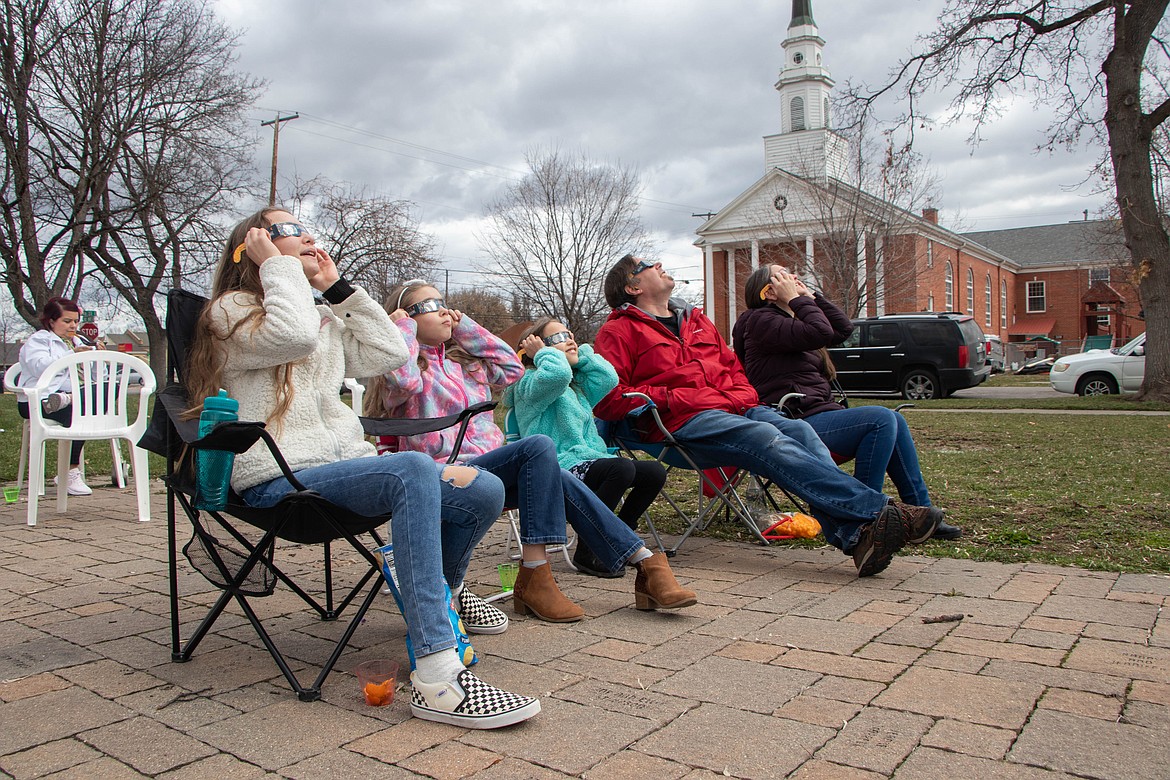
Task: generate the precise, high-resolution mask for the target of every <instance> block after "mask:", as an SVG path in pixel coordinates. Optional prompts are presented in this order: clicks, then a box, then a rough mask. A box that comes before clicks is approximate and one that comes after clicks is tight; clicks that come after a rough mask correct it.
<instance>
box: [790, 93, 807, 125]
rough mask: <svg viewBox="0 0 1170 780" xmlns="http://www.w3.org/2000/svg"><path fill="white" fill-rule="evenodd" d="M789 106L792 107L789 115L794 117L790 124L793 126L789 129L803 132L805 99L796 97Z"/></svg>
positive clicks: (791, 118)
mask: <svg viewBox="0 0 1170 780" xmlns="http://www.w3.org/2000/svg"><path fill="white" fill-rule="evenodd" d="M788 105H789V107H790V110H789V113H790V114H791V115H792V116H791V117H790V122H791V125H792V126H791V127H790V128H788V129H789V130H793V131H796V130H803V129H804V98H802V97H794V98H792V102H791V103H789V104H788Z"/></svg>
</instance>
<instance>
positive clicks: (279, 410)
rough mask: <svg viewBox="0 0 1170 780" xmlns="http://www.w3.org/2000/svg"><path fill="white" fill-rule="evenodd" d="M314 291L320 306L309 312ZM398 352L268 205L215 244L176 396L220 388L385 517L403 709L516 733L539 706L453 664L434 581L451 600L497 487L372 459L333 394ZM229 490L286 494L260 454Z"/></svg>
mask: <svg viewBox="0 0 1170 780" xmlns="http://www.w3.org/2000/svg"><path fill="white" fill-rule="evenodd" d="M314 290H316V291H318V292H320V293H321V294H322V295H323V296H324V298H325V301H326V303H325V304H324V305H316V304H315V303H314V301H313V291H314ZM406 356H407V352H406V347H405V345H404V343H403V341H402V337H401V336H400V335H399V332H398V328H396V327H394V325H393V324H392V323H391V322H390V318H389V317H388V316H387V315H386V312H385V311H384V310H383V309H382V307H381V306H379V305H378V304H377V303H375V302H374V301H373V300H371V299H370V297H369V296H368V295H367V294H366V293H365V291H364V290H362V289H361V288H354V287H352V286H350V285H349V284H348V283H347V282H346V281H345V280H344V279H342V278H341V276H340V274H339V273H338V271H337V267H336V266H335V265H334V263H333V260H332V258H330V257H329V255H328V254H327V253H326V252H325V251H324V250H322V249H320V248H318V247H317V245H316V242H315V240H314V239H313V236H312V235H310V234H309V232H308V231H307V230H306V229H305V228H304V226H302V225H300V224H299V223H297V222H296V219H295V217H293V215H292V214H290V213H288V212H286V211H283V210H280V209H271V208H270V209H265V210H263V211H260V212H257V213H256V214H254V215H252V216H251V217H249V218H248V219H246V220H244V221H243V222H241V223H240V224H238V225H237V226H236V227H235V229H233V230H232V232H231V235H230V237H229V239H228V242H227V244H226V246H225V247H224V251H223V255H222V257H221V259H220V263H219V268H218V270H217V272H216V276H215V281H214V282H213V290H212V296H211V300H210V301H209V302H208V304H207V306H206V308H205V309H204V311H203V314H202V316H201V317H200V320H199V324H198V325H197V327H196V334H195V343H194V345H193V347H192V350H191V355H190V360H189V362H188V366H187V372H186V376H187V382H188V392H189V393H190V397H191V398H192V400H196V401H198V400H200V399H202V398H206V397H207V396H209V395H213V394H214V393H215V391H216V390H218V389H219V388H220V387H222V388H224V389H226V390H227V391H228V394H229V395H230V396H232V397H233V398H235V399H236V400H238V401H239V403H240V412H239V414H240V419H241V420H260V421H263V422H265V423H267V425H268V428H269V430H270V432H271V433H272V434H273V436H274V437H275V438H276V440H277V443H278V444H279V445H280V448H281V451H282V452H283V453H284V456H285V458H286V459H287V460H288V464H289V466H290V467H291V469H292V471H293V473H294V474H296V477H297V479H298V480H300V481H301V482H302V483H303V484H304V485H305V486H306V487H308V488H310V489H311V490H315V491H317V492H318V493H320V494H321V495H322V496H324V497H325V498H326V499H328V500H330V501H332V502H333V503H335V504H338V505H340V506H343V507H345V508H347V509H349V510H350V511H352V512H355V513H357V514H360V515H364V516H368V517H377V516H380V515H386V514H389V515H391V529H392V533H393V538H394V562H395V568H396V570H397V575H398V581H399V587H400V590H401V595H402V600H403V611H404V613H405V614H404V617H405V618H406V623H407V630H408V631H409V632H410V638H411V642H412V644H413V647H414V654H415V659H416V664H417V666H416V669H415V671H414V672H413V673H412V674H411V684H412V687H413V689H414V690H413V694H412V696H411V704H410V706H411V711H412V713H413V714H414V715H415V716H416V717H420V718H425V719H428V720H435V721H439V722H443V723H451V724H454V725H458V726H462V727H464V728H496V727H498V726H506V725H509V724H512V723H517V722H519V721H522V720H526V719H527V718H530V717H532V716H533V715H535V714H536V713H538V712H539V711H540V703H539V702H538V701H537V700H536V699H533V698H531V697H528V696H521V695H518V694H513V693H509V692H507V691H502V690H499V689H497V688H494V687H493V686H490V685H488V684H487V683H484V682H482V681H481V680H479V679H478V678H477V677H476V676H475V675H473V674H472V673H471V672H469V671H467V670H466V669H464V668H463V664H462V662H461V661H460V659H459V656H458V655H457V654H456V652H455V636H454V633H453V631H452V629H451V623H450V621H449V619H448V617H447V602H446V596H445V592H444V588H443V581H444V578H446V581H447V582H448V583H449V584H450V586H451V587H452V590H455V591H458V590H460V588H461V586H462V584H463V576H464V574H465V572H466V570H467V562H468V560H469V559H470V557H471V552H472V550H473V549H474V547H475V545H476V543H478V542H479V540H480V538H482V536H483V534H484V533H485V532H486V531H487V529H488V528H489V527H490V526H491V524H492V523H493V522H494V521H495V519H496V518H497V517H498V516H499V514H500V511H501V508H502V506H503V497H504V491H503V486H502V485H501V484H500V481H499V480H498V479H496V478H495V477H493V476H492V475H491V474H487V473H481V472H479V471H477V470H475V469H472V468H469V467H466V466H447V467H444V466H441V465H439V464H436V463H435V462H434V461H433V460H431V459H430V458H429V457H427V456H426V455H422V454H420V453H400V454H387V455H382V456H379V455H377V454H376V453H375V451H374V447H373V445H371V444H370V443H369V442H367V441H366V440H365V438H364V436H363V433H362V428H361V424H360V421H359V420H358V418H357V415H356V414H354V412H353V411H352V410H351V409H350V407H349V406H347V405H346V404H345V403H343V402H342V401H341V398H340V395H339V390H340V388H341V385H342V380H343V379H344V377H346V376H372V375H376V374H381V373H383V372H386V371H390V370H393V369H395V368H397V367H398V366H400V365H401V364H402V363H403V362H404V361H405V360H406ZM440 473H441V476H442V478H441V479H440ZM232 487H233V488H234V489H235V490H236V491H237V492H238V493H239V494H240V495H241V496H242V497H243V498H244V500H245V501H247V502H248V503H249V504H251V505H253V506H259V507H268V506H273V505H275V504H276V503H278V502H279V501H280V499H281V498H282V497H283V496H285V495H286V494H288V493H289V492H290V491H291V487H290V486H289V483H288V480H286V479H285V478H284V477H283V476H282V475H281V473H280V470H279V468H278V467H277V465H276V463H275V461H273V459H272V457H271V456H270V455H269V454H268V452H267V450H266V449H264V448H260V447H254V448H252V450H250V451H248V452H246V453H244V454H243V455H239V456H237V457H236V460H235V467H234V470H233V472H232ZM504 627H506V622H505V625H504ZM500 630H502V628H500Z"/></svg>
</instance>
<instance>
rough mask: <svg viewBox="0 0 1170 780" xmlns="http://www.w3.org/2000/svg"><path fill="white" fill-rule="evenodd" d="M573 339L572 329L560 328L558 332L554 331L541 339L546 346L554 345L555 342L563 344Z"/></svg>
mask: <svg viewBox="0 0 1170 780" xmlns="http://www.w3.org/2000/svg"><path fill="white" fill-rule="evenodd" d="M572 340H573V331H571V330H562V331H560V332H559V333H554V334H552V335H551V336H545V337H544V338H542V339H541V341H543V342H544V345H545V346H546V347H554V346H556V345H557V344H564V343H565V342H566V341H572Z"/></svg>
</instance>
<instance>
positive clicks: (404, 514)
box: [242, 452, 504, 656]
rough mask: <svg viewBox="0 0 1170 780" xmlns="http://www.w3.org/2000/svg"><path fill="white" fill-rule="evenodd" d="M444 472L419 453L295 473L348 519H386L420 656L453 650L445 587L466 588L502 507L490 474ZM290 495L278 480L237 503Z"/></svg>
mask: <svg viewBox="0 0 1170 780" xmlns="http://www.w3.org/2000/svg"><path fill="white" fill-rule="evenodd" d="M445 468H447V467H446V466H444V465H442V464H438V463H435V462H434V461H433V460H431V459H430V458H429V457H428V456H426V455H424V454H422V453H420V452H400V453H387V454H385V455H379V456H377V457H369V458H354V459H352V460H343V461H338V462H336V463H327V464H325V465H324V466H314V467H313V468H308V469H303V470H301V471H297V472H294V474H295V475H296V478H297V479H298V480H300V482H301V483H302V484H303V485H304V486H305V487H307V488H309V489H310V490H315V491H317V492H318V493H320V494H321V495H322V496H323V497H324V498H326V499H327V500H329V501H332V502H333V503H335V504H337V505H339V506H343V507H345V508H346V509H348V510H350V511H351V512H355V513H357V514H359V515H364V516H366V517H377V516H379V515H385V514H390V515H391V519H390V529H391V533H392V535H393V539H394V568H395V570H396V573H397V574H398V585H399V590H400V591H401V594H402V602H403V607H404V608H405V612H406V614H405V615H403V617H404V618H405V619H406V625H407V627H408V630H409V631H410V639H411V643H412V644H413V645H414V651H415V654H416V655H419V656H423V655H430V654H431V653H436V652H438V651H440V650H445V649H447V648H449V647H454V646H455V635H454V633H452V631H451V622H450V620H449V619H448V618H447V603H446V599H445V597H444V593H443V579H444V578H445V579H446V580H447V583H448V584H449V585H450V586H451V587H452V589H454V588H455V587H456V586H458V585H459V584H460V583H462V582H463V576H464V574H465V573H466V572H467V563H468V561H469V560H471V552H472V550H474V549H475V545H476V544H478V543H479V540H480V539H482V538H483V535H484V534H485V533H487V531H488V529H489V528H491V526H492V523H494V522H495V521H496V518H498V517H499V516H500V513H501V512H502V511H503V507H504V485H503V483H501V482H500V480H499V479H497V478H496V477H495V476H493V475H492V474H489V473H487V472H486V471H477V472H476V473H475V475H474V479H472V480H471V481H470V482H464V480H463V479H460V478H454V479H452V478H451V476H450V475H449V476H448V478H447V479H440V474H442V472H443V469H445ZM460 482H463V485H462V486H459V484H458V483H460ZM291 490H292V487H291V486H290V485H289V483H288V480H287V479H285V478H284V477H277V478H276V479H273V480H270V481H268V482H263V483H261V484H259V485H255V486H253V487H250V488H248V489H246V490H244V491H243V493H242V497H243V499H244V500H245V501H247V502H248V503H249V504H250V505H252V506H255V507H269V506H273V505H274V504H276V503H277V502H278V501H280V499H281V498H282V497H284V496H285V495H287V494H288V493H289V492H291Z"/></svg>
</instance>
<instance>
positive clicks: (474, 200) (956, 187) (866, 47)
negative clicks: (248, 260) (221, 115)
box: [213, 0, 1105, 285]
mask: <svg viewBox="0 0 1170 780" xmlns="http://www.w3.org/2000/svg"><path fill="white" fill-rule="evenodd" d="M941 6H942V0H897V2H877V1H876V0H813V14H814V17H815V18H816V21H817V24H818V27H819V29H820V33H821V37H822V38H824V39H825V40H826V42H827V44H826V47H825V64H826V65H827V67H828V68H829V69H830V71H831V72H832V74H833V77H834V79H835V80H836V81H837V83H838V84H842V83H844V82H845V81H846V80H847V79H868V80H872V81H876V80H879V79H880V78H881V77H882V76H883V75H884V74H885V73H886V72H887V71H888V70H889V68H890V67H891V66H892V65H893V64H894V62H895V61H896V60H897V59H898V58H899V56H901V55H903V54H905V53H906V52H907V51H908V50H909V48H910V47H911V46H912V44H913V42H914V36H915V34H917V33H922V32H926V31H928V30H930V29H931V28H932V27H933V25H934V23H935V20H936V19H937V14H938V10H939V9H940V8H941ZM213 7H214V8H215V10H216V12H217V14H218V15H219V16H220V18H221V19H223V20H224V21H225V22H226V23H228V24H229V25H230V26H232V27H233V28H236V29H238V30H239V31H240V33H241V46H240V49H239V54H240V60H239V67H240V68H241V69H242V70H245V71H247V72H249V73H251V74H252V75H254V76H257V77H260V78H263V79H264V80H266V81H267V82H268V86H267V90H266V92H265V93H264V94H263V95H261V96H258V98H257V100H256V105H257V110H256V111H255V112H254V114H253V118H254V120H255V122H256V124H257V130H258V132H259V131H260V127H259V123H260V122H261V121H264V120H270V119H272V118H273V117H274V115H275V114H276V112H278V111H279V112H281V113H282V114H287V113H292V112H299V113H300V116H301V118H300V119H297V120H296V121H293V122H289V123H287V124H285V125H284V126H283V128H282V130H281V135H280V170H281V179H282V180H283V179H284V178H285V177H286V176H289V175H292V174H293V173H294V172H295V173H296V174H297V175H300V176H302V177H310V176H313V175H317V174H322V175H325V176H328V177H330V178H332V179H336V180H347V181H352V182H355V183H358V184H363V185H366V186H367V187H368V188H369V189H370V191H372V192H377V193H380V194H383V195H387V196H390V197H394V198H404V199H408V200H411V201H413V202H415V203H416V204H417V205H418V208H417V212H416V215H417V216H418V218H419V219H420V221H421V222H422V226H423V228H424V229H425V230H427V231H429V232H431V233H433V234H434V235H435V236H436V237H437V238H438V243H439V253H440V255H441V257H442V258H443V260H444V262H445V263H446V265H447V266H448V267H450V268H452V269H461V268H470V267H471V266H472V265H473V264H474V263H477V262H482V259H483V258H482V257H481V255H480V252H479V250H478V248H477V243H476V240H475V234H476V231H477V229H478V225H479V221H480V217H481V215H482V213H483V208H484V205H485V203H487V202H488V201H489V200H491V199H492V198H494V197H496V196H497V195H498V194H499V193H500V191H501V188H503V187H504V186H505V185H506V184H507V183H508V182H509V181H510V180H514V179H516V178H518V177H520V176H521V175H522V174H523V171H524V154H525V152H527V151H531V150H533V149H536V148H547V147H551V146H558V147H560V148H561V149H564V150H567V151H581V152H584V153H585V154H587V155H588V156H590V157H591V158H594V159H598V160H605V161H610V162H617V163H621V164H623V165H628V166H633V167H635V168H637V170H638V171H639V172H640V174H641V176H642V180H643V183H644V185H645V192H644V201H643V210H642V216H643V219H644V221H645V223H646V224H647V226H648V227H649V228H650V230H651V231H652V232H653V234H654V236H655V238H656V239H657V241H658V245H659V247H660V253H659V254H660V257H661V259H662V260H663V261H664V262H665V263H666V264H667V266H668V267H671V268H673V269H675V270H676V272H677V274H678V275H679V276H681V277H684V278H685V277H687V276H693V277H696V278H697V276H698V274H699V272H700V266H699V263H700V261H701V256H700V253H699V251H698V250H697V249H696V248H694V247H693V246H691V243H692V242H693V241H694V239H695V235H694V229H695V228H696V227H698V225H699V224H700V223H701V222H702V219H700V218H695V217H692V216H691V214H692V213H694V212H706V211H718V210H719V209H720V208H722V207H723V206H724V205H726V204H727V203H728V202H729V201H730V200H731V199H732V198H734V197H735V196H736V195H738V194H739V193H740V192H741V191H743V190H744V189H745V188H747V186H748V185H750V184H751V183H753V182H754V181H755V180H756V179H758V178H759V177H760V176H761V175H762V174H763V141H762V138H763V136H765V135H769V134H772V133H776V132H778V131H779V118H780V104H779V95H778V93H777V92H776V91H775V89H774V87H773V85H774V84H775V82H776V78H777V75H778V73H779V69H780V66H781V64H782V56H781V55H782V51H781V49H780V43H781V41H782V40H783V39H784V37H785V34H786V29H787V27H788V22H789V21H790V19H791V10H792V4H791V2H790V0H716V1H714V2H713V1H712V0H589V1H588V2H567V0H494V1H490V0H445V1H443V0H427V2H407V1H406V0H345V1H344V2H321V0H213ZM1046 124H1047V117H1046V116H1045V115H1044V114H1043V113H1042V112H1041V111H1037V110H1036V109H1035V108H1033V107H1032V106H1031V105H1030V102H1029V101H1023V100H1022V101H1019V102H1018V103H1017V104H1016V105H1014V106H1013V107H1012V108H1011V109H1010V110H1009V111H1008V112H1007V114H1006V116H1005V117H1004V118H1003V119H1001V120H1000V121H999V122H997V123H996V124H994V125H992V126H990V127H988V128H987V129H986V131H985V133H984V136H985V140H984V142H983V143H982V144H981V145H980V146H978V147H977V148H975V149H972V148H971V147H969V146H968V145H967V144H966V143H965V138H966V136H967V133H968V131H969V128H964V127H957V128H952V129H935V130H932V131H931V132H929V133H924V134H920V135H919V141H918V145H919V148H920V150H921V151H922V152H924V153H925V154H927V155H928V156H929V158H930V162H931V165H932V167H933V168H934V169H935V170H936V172H937V174H938V175H939V176H940V178H941V180H942V190H943V197H942V199H941V201H940V202H938V203H937V204H935V205H936V206H938V208H940V210H941V211H942V218H943V222H944V224H947V222H948V220H949V221H951V224H950V225H948V226H952V227H953V226H954V220H955V219H959V220H961V226H962V227H963V228H964V229H966V230H992V229H997V228H1005V227H1016V226H1022V225H1040V224H1052V223H1057V222H1064V221H1068V220H1073V219H1080V218H1081V217H1082V210H1083V209H1088V210H1089V212H1090V216H1092V215H1094V214H1095V213H1096V212H1097V211H1098V210H1099V209H1100V208H1101V206H1102V204H1103V203H1104V201H1105V198H1104V197H1103V196H1101V195H1098V194H1094V193H1093V192H1092V191H1091V190H1092V188H1091V187H1090V186H1088V185H1086V184H1084V183H1083V180H1084V179H1085V178H1086V176H1087V171H1088V169H1089V167H1090V166H1091V165H1092V162H1093V161H1094V159H1095V158H1096V157H1097V156H1098V154H1099V151H1098V150H1093V149H1088V150H1081V151H1079V152H1078V153H1073V154H1070V153H1064V152H1060V153H1056V154H1048V153H1043V154H1035V153H1034V152H1033V149H1034V148H1035V147H1036V146H1037V145H1038V144H1039V143H1040V142H1041V140H1042V135H1041V130H1042V129H1043V128H1044V127H1045V126H1046ZM260 137H261V143H260V145H259V147H258V149H259V152H258V156H257V167H258V168H259V169H260V170H262V171H267V170H268V165H269V158H270V155H271V133H270V132H269V130H268V129H267V128H264V129H263V135H261V136H260ZM475 280H476V276H474V275H471V274H466V275H465V274H459V273H452V276H451V282H452V284H453V285H455V284H457V283H459V284H464V283H473V282H474V281H475Z"/></svg>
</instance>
